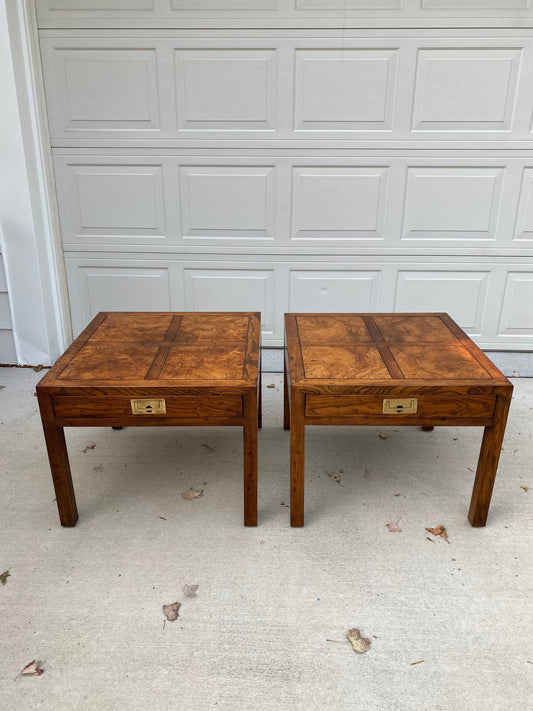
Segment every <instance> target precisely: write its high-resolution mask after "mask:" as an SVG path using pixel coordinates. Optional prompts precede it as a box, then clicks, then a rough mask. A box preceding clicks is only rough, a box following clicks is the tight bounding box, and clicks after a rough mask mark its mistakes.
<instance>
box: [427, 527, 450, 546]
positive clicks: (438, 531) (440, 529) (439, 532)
mask: <svg viewBox="0 0 533 711" xmlns="http://www.w3.org/2000/svg"><path fill="white" fill-rule="evenodd" d="M426 531H429V533H432V534H433V535H434V536H440V537H441V538H444V540H445V541H446V543H449V542H450V541H449V540H448V534H447V533H446V529H445V528H444V526H442V525H441V526H436V527H435V528H428V527H427V526H426Z"/></svg>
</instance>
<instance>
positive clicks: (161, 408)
mask: <svg viewBox="0 0 533 711" xmlns="http://www.w3.org/2000/svg"><path fill="white" fill-rule="evenodd" d="M131 411H132V412H133V414H134V415H153V414H160V415H161V414H164V413H165V412H166V411H167V407H166V405H165V400H164V399H163V398H158V399H156V400H132V401H131Z"/></svg>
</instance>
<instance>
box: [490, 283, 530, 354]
mask: <svg viewBox="0 0 533 711" xmlns="http://www.w3.org/2000/svg"><path fill="white" fill-rule="evenodd" d="M524 335H526V336H527V337H528V340H529V341H530V342H531V343H533V274H531V273H528V272H522V271H520V272H518V271H514V272H513V271H510V272H509V273H508V274H507V282H506V285H505V293H504V296H503V302H502V310H501V317H500V325H499V331H498V336H499V337H500V338H501V337H503V338H504V339H505V340H507V341H509V340H512V339H514V340H517V338H522V339H523V337H524Z"/></svg>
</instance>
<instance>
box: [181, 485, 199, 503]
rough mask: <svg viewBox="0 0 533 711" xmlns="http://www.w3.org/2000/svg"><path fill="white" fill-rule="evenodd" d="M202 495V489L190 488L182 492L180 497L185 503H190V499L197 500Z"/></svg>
mask: <svg viewBox="0 0 533 711" xmlns="http://www.w3.org/2000/svg"><path fill="white" fill-rule="evenodd" d="M203 493H204V490H203V489H193V488H192V486H191V488H190V489H189V491H184V492H183V494H182V495H181V497H182V498H183V499H185V500H186V501H192V499H197V498H198V497H199V496H201V495H202V494H203Z"/></svg>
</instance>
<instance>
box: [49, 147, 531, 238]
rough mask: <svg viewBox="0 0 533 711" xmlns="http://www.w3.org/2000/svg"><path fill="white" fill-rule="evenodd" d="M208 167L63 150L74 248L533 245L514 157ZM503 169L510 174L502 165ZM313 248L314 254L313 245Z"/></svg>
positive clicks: (255, 161) (234, 161)
mask: <svg viewBox="0 0 533 711" xmlns="http://www.w3.org/2000/svg"><path fill="white" fill-rule="evenodd" d="M262 153H263V155H258V154H257V152H254V153H251V152H249V153H247V154H245V155H243V154H241V155H233V156H230V157H228V156H224V155H216V154H215V153H213V154H212V155H209V156H207V157H203V156H191V155H183V154H181V153H179V152H176V151H173V150H171V149H168V150H166V151H161V150H160V151H159V152H158V153H155V154H154V155H149V154H146V152H144V153H143V154H140V153H136V152H135V151H133V150H131V151H130V152H129V153H128V154H127V155H124V154H123V153H122V154H121V152H120V151H115V152H114V153H113V154H108V153H107V151H98V150H86V151H85V153H79V154H71V153H70V152H69V151H65V149H56V151H55V157H54V166H55V173H56V185H57V193H58V201H59V212H60V216H61V227H62V237H63V243H64V245H65V246H66V247H68V248H76V249H77V248H79V247H80V246H82V245H84V244H85V245H90V244H94V245H97V244H100V245H103V244H107V245H109V247H110V248H112V247H113V246H117V247H118V246H120V248H122V247H124V248H127V245H142V244H151V245H154V246H155V245H160V246H161V247H164V246H165V245H166V248H168V249H179V248H180V247H187V248H188V247H189V246H193V245H197V246H198V247H201V246H204V247H206V248H207V247H208V246H224V245H227V246H236V245H239V246H250V247H251V246H254V247H256V246H258V245H261V244H262V245H264V247H265V249H267V248H276V247H284V248H289V249H292V250H295V251H296V252H297V251H298V250H301V249H309V250H313V249H315V248H326V247H327V248H346V247H378V246H379V247H382V248H391V249H402V248H412V247H414V246H416V248H417V249H418V248H423V249H426V248H430V249H434V248H443V249H446V248H450V246H451V247H453V249H457V248H458V247H460V248H468V249H478V248H479V247H480V245H483V247H484V248H486V247H487V246H493V247H502V248H503V247H505V248H510V247H511V246H512V245H522V244H523V245H524V246H527V245H528V243H530V242H531V239H532V237H531V230H532V229H533V208H532V207H531V200H532V198H531V195H532V193H531V187H532V183H531V181H532V175H533V168H530V167H528V166H529V163H528V161H527V159H523V158H518V157H516V156H509V157H506V158H502V157H501V156H498V158H497V160H491V158H485V159H483V160H481V159H465V158H461V156H456V157H455V158H451V157H446V158H445V159H443V158H442V157H440V156H439V157H432V156H431V154H429V155H428V154H425V153H422V152H419V153H418V155H416V156H414V155H413V156H409V155H407V156H394V155H389V156H386V157H385V160H386V163H387V164H384V163H385V160H384V157H380V156H368V155H365V154H362V155H360V156H352V157H346V156H339V155H338V154H334V155H333V154H332V155H329V156H328V155H324V152H323V151H322V152H321V153H319V152H315V155H314V156H313V155H311V151H310V152H309V153H310V155H308V156H306V157H303V156H295V155H287V152H285V153H286V155H284V156H275V155H272V153H271V152H268V151H263V152H262ZM495 163H499V165H494V164H495ZM303 245H305V247H304V246H303Z"/></svg>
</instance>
